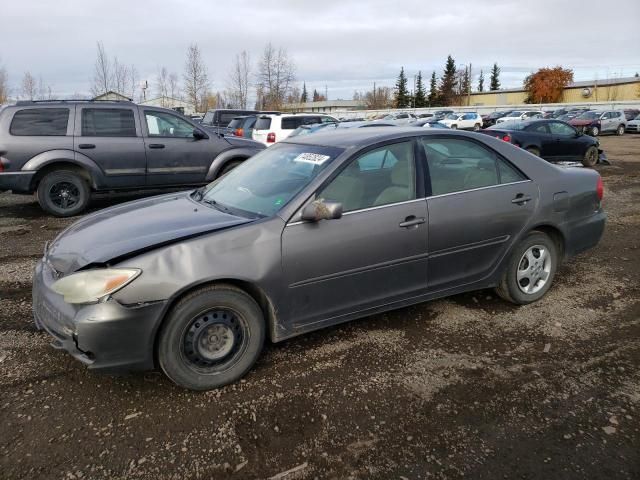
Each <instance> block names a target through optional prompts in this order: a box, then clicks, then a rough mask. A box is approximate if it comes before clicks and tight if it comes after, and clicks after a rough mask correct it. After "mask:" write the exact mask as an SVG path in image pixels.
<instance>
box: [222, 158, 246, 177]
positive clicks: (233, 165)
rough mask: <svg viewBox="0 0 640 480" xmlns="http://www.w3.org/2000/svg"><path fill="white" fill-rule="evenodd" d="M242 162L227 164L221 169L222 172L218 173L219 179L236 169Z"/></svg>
mask: <svg viewBox="0 0 640 480" xmlns="http://www.w3.org/2000/svg"><path fill="white" fill-rule="evenodd" d="M241 163H242V162H240V161H237V160H236V161H233V162H229V163H227V164H226V165H225V166H224V167H222V171H221V172H220V175H218V176H219V177H222V176H223V175H226V174H227V173H229V172H230V171H231V170H233V169H234V168H236V167H237V166H238V165H240V164H241Z"/></svg>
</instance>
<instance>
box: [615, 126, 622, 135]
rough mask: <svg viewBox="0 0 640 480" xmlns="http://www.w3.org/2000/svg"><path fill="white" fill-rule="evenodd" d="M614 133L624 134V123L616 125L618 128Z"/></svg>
mask: <svg viewBox="0 0 640 480" xmlns="http://www.w3.org/2000/svg"><path fill="white" fill-rule="evenodd" d="M616 135H624V125H618V129H617V130H616Z"/></svg>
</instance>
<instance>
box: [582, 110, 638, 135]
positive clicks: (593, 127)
mask: <svg viewBox="0 0 640 480" xmlns="http://www.w3.org/2000/svg"><path fill="white" fill-rule="evenodd" d="M569 123H570V124H571V125H573V126H574V127H575V128H576V129H578V130H580V131H581V132H584V133H588V134H589V135H591V136H593V137H597V136H598V135H600V134H601V133H615V134H617V135H623V134H624V130H625V128H626V126H627V117H625V115H624V112H623V111H622V110H606V111H603V112H602V111H596V110H590V111H587V112H584V113H583V114H581V115H578V116H577V117H575V118H572V119H571V120H569Z"/></svg>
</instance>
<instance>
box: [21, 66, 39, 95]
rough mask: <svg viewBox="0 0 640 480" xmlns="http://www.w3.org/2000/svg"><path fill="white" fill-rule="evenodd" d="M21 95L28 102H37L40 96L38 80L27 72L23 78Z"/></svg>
mask: <svg viewBox="0 0 640 480" xmlns="http://www.w3.org/2000/svg"><path fill="white" fill-rule="evenodd" d="M21 87H22V88H21V94H22V97H23V98H25V99H27V100H35V99H36V96H37V94H38V86H37V84H36V79H35V78H34V76H33V75H31V73H29V72H25V73H24V76H23V77H22V85H21Z"/></svg>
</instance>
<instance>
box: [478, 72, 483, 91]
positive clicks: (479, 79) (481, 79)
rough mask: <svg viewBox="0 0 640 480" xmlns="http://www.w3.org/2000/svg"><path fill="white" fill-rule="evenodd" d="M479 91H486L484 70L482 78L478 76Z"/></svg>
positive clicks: (481, 74) (481, 73)
mask: <svg viewBox="0 0 640 480" xmlns="http://www.w3.org/2000/svg"><path fill="white" fill-rule="evenodd" d="M478 91H479V92H484V72H483V71H482V70H480V78H478Z"/></svg>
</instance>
